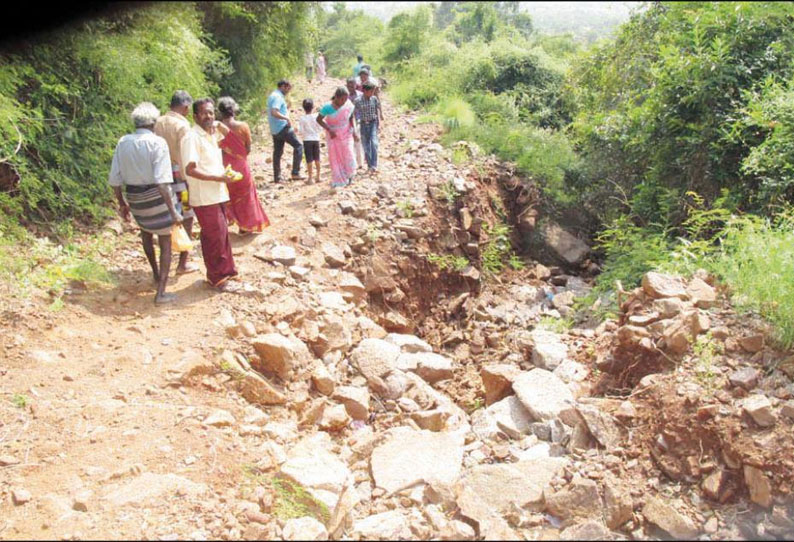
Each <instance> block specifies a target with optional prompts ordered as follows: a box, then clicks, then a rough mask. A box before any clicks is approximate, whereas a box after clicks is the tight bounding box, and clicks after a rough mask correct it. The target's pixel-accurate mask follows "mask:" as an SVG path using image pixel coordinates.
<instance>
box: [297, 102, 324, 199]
mask: <svg viewBox="0 0 794 542" xmlns="http://www.w3.org/2000/svg"><path fill="white" fill-rule="evenodd" d="M312 109H314V101H312V99H311V98H306V99H305V100H303V110H304V111H305V112H306V114H305V115H303V116H302V117H301V118H300V121H299V123H298V130H299V131H300V134H301V136H303V154H304V156H305V157H306V170H307V171H308V173H309V179H308V180H307V181H306V184H312V182H315V183H319V182H320V131H321V130H320V125H319V124H317V115H316V114H312ZM312 164H314V168H312ZM312 169H315V170H316V171H317V172H316V173H315V175H314V181H312Z"/></svg>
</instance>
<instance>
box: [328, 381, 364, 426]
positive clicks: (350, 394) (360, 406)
mask: <svg viewBox="0 0 794 542" xmlns="http://www.w3.org/2000/svg"><path fill="white" fill-rule="evenodd" d="M332 398H333V399H334V400H336V401H339V402H340V403H342V404H343V405H344V406H345V409H346V410H347V413H348V414H349V415H350V417H351V418H353V419H354V420H367V419H368V418H369V392H368V391H367V390H366V388H359V387H355V386H340V387H338V388H336V391H335V392H334V394H333V396H332Z"/></svg>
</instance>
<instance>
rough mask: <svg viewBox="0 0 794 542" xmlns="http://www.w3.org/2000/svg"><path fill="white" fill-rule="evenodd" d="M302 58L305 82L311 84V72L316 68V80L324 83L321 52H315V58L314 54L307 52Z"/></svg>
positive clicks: (323, 62) (323, 58) (323, 57)
mask: <svg viewBox="0 0 794 542" xmlns="http://www.w3.org/2000/svg"><path fill="white" fill-rule="evenodd" d="M303 58H304V64H305V67H306V80H307V81H309V83H311V82H312V71H313V70H314V67H315V66H316V67H317V79H318V80H319V81H320V83H322V82H323V81H325V55H324V54H323V52H322V51H318V52H317V58H316V59H315V58H314V54H313V53H312V52H311V51H307V52H306V55H305V56H304V57H303Z"/></svg>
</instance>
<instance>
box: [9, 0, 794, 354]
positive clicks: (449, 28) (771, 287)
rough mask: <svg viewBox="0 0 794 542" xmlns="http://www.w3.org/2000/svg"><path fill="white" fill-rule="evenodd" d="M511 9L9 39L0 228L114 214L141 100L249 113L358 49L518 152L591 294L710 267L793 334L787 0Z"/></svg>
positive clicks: (209, 23) (312, 13)
mask: <svg viewBox="0 0 794 542" xmlns="http://www.w3.org/2000/svg"><path fill="white" fill-rule="evenodd" d="M518 5H519V4H518V3H517V2H452V1H443V2H437V3H432V4H426V5H422V6H419V7H418V8H416V9H415V10H413V11H411V12H404V13H400V14H398V15H396V16H394V17H393V18H391V20H390V21H389V22H388V23H386V24H384V23H383V22H381V21H380V20H379V19H377V18H375V17H372V16H369V15H367V14H365V13H363V12H362V11H350V10H347V9H346V8H345V6H344V4H343V3H336V4H334V5H333V6H332V7H331V8H330V9H328V10H325V9H320V5H319V3H316V2H313V3H290V2H274V3H255V2H223V3H221V2H212V3H196V4H194V3H180V4H152V5H145V6H143V7H137V8H136V9H134V10H128V11H126V12H124V13H122V14H116V15H114V16H113V17H105V18H100V19H96V20H93V21H90V22H84V23H80V24H79V25H72V26H71V27H67V28H63V29H60V30H58V31H54V32H51V33H49V34H47V35H44V36H36V37H35V38H33V39H31V40H30V41H28V42H23V43H21V44H16V45H15V47H14V48H13V49H11V48H9V49H8V50H7V51H6V52H0V55H1V56H2V63H0V237H2V236H5V237H6V238H7V237H8V234H9V232H11V231H12V230H14V229H15V227H16V230H17V231H20V230H19V228H18V226H17V225H18V224H20V223H21V224H24V225H26V226H27V227H28V228H30V229H34V230H35V229H38V230H40V231H45V232H48V233H56V234H60V236H61V237H68V233H69V231H70V229H71V228H72V224H73V223H92V222H93V223H96V222H99V221H100V220H102V219H103V218H105V217H107V216H108V215H109V214H110V212H109V207H108V206H107V205H106V204H107V202H108V201H109V199H110V198H109V195H110V192H109V189H108V187H107V183H106V178H107V168H108V164H109V162H110V157H111V153H112V151H113V147H114V145H115V142H116V140H117V139H118V137H119V136H120V135H121V134H123V133H126V132H128V131H129V129H130V126H129V119H128V113H129V111H130V109H131V108H132V106H133V105H134V104H135V103H137V102H139V101H142V100H150V101H153V102H154V103H155V104H157V105H158V106H159V107H160V108H161V109H165V107H166V105H167V100H168V97H169V96H170V94H171V93H172V92H173V90H175V89H176V88H184V89H186V90H188V91H189V92H190V93H191V94H193V95H194V96H199V95H205V94H208V95H213V96H218V95H220V94H231V95H233V96H234V97H236V98H237V99H238V101H239V102H240V103H241V104H242V105H243V110H244V114H248V115H249V118H250V119H251V120H254V121H256V120H257V118H256V115H257V114H258V113H259V112H260V111H261V108H262V103H263V100H264V98H265V96H266V91H267V89H268V88H270V87H271V86H272V85H273V83H274V82H275V80H276V79H278V78H279V77H282V76H284V75H287V74H290V73H297V71H298V70H299V68H300V67H301V66H302V63H303V62H302V59H303V54H304V52H305V51H306V50H309V49H311V50H315V51H316V50H317V49H318V48H320V49H323V50H324V51H325V52H326V57H327V59H328V61H329V71H330V74H331V75H332V76H337V77H347V76H349V75H350V74H351V68H352V66H353V64H354V63H355V61H356V59H355V56H356V54H357V53H362V54H364V56H365V61H366V62H367V63H369V64H370V65H371V66H372V67H373V68H374V72H375V75H376V76H378V77H385V78H386V79H388V81H389V82H390V85H389V92H390V94H391V96H392V97H393V98H395V99H396V100H397V101H399V102H401V103H402V104H404V105H405V106H406V107H410V108H414V109H423V110H424V111H425V112H426V115H425V117H426V118H428V119H432V120H436V121H438V122H441V123H443V124H444V126H445V127H446V129H447V134H446V136H445V138H446V142H447V143H453V142H455V141H458V140H461V139H464V140H468V141H469V142H472V143H476V144H477V145H479V146H480V147H481V148H483V149H484V150H485V151H486V152H492V153H495V154H497V155H499V156H500V157H502V158H504V159H507V160H511V161H513V162H515V163H516V165H517V167H518V169H519V170H520V171H521V172H522V173H524V174H525V175H526V176H528V177H529V178H531V179H533V180H534V181H536V183H537V184H538V186H539V187H540V188H541V190H542V192H543V194H544V196H545V197H544V205H545V207H546V208H545V212H546V213H547V214H552V215H556V216H557V217H559V218H562V219H564V221H565V223H566V225H567V226H568V227H569V228H571V229H574V230H576V231H577V232H578V233H580V234H581V235H584V236H589V237H591V238H593V239H595V240H596V241H597V243H598V247H599V250H600V252H601V255H602V257H603V258H602V259H603V273H602V274H601V276H600V278H599V280H598V285H597V289H596V294H597V295H601V296H607V297H608V296H609V294H610V291H611V290H612V289H613V288H614V283H615V281H616V280H620V281H622V283H623V286H624V287H626V288H628V287H631V286H633V285H635V284H636V283H637V281H638V280H639V278H640V276H641V275H642V273H644V272H645V271H647V270H649V269H654V268H657V269H670V270H677V271H689V270H693V269H694V268H696V267H705V268H707V269H709V270H711V271H713V272H715V273H717V274H718V275H720V276H721V277H723V278H724V279H725V280H726V281H727V282H728V284H729V285H730V286H732V287H733V288H734V289H735V292H736V294H737V296H738V297H737V299H739V300H740V301H741V302H742V303H743V304H745V305H746V306H748V307H750V308H754V309H757V310H759V311H761V312H762V313H764V314H765V315H766V316H767V317H768V318H770V319H771V320H772V321H775V322H777V323H778V325H779V329H781V338H782V339H783V341H784V342H785V343H786V344H792V343H794V324H791V323H790V322H793V321H794V320H792V319H791V316H792V315H794V294H791V292H794V279H792V278H791V276H792V275H791V273H787V272H786V265H787V264H786V262H790V261H792V260H794V248H792V247H794V243H792V241H794V233H792V220H791V218H790V217H791V216H794V213H793V212H792V211H791V210H790V202H791V199H792V197H794V128H792V126H794V60H792V59H794V34H792V33H791V32H790V30H791V28H792V27H794V8H793V7H792V6H791V4H789V3H775V2H768V3H744V2H713V3H705V2H681V3H678V2H670V3H666V2H653V3H648V4H644V5H643V6H642V7H641V9H637V10H636V11H635V13H634V15H633V16H632V17H631V19H630V20H629V21H628V22H626V23H625V24H623V25H622V26H621V27H619V28H618V29H617V31H616V32H615V33H614V36H613V37H608V38H604V39H602V40H600V41H598V42H596V43H595V44H592V45H584V44H583V41H582V40H577V39H574V37H573V36H571V35H566V34H563V35H556V36H549V35H543V34H541V33H539V32H538V31H537V29H536V25H535V24H534V21H533V20H532V19H531V17H529V16H528V15H527V14H526V13H525V12H521V11H520V10H519V8H518ZM591 37H592V36H591ZM586 41H590V40H586ZM73 219H77V222H75V221H74V220H73ZM490 227H491V228H497V227H500V225H490ZM500 231H502V230H500ZM2 245H3V243H2V238H0V249H1V248H2ZM0 260H2V253H0ZM501 263H504V262H501ZM769 277H775V280H769ZM591 300H592V299H591ZM602 306H609V304H608V303H602ZM787 322H788V323H787Z"/></svg>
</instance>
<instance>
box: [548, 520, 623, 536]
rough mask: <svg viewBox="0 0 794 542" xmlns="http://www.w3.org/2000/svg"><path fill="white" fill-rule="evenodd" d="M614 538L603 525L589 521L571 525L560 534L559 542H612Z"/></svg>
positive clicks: (595, 521)
mask: <svg viewBox="0 0 794 542" xmlns="http://www.w3.org/2000/svg"><path fill="white" fill-rule="evenodd" d="M613 538H614V537H613V536H612V533H610V532H609V529H607V528H606V527H604V524H603V523H601V522H600V521H597V520H592V519H591V520H590V521H586V522H584V523H580V524H578V525H573V526H571V527H568V528H567V529H565V530H563V531H562V532H561V533H560V540H612V539H613Z"/></svg>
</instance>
